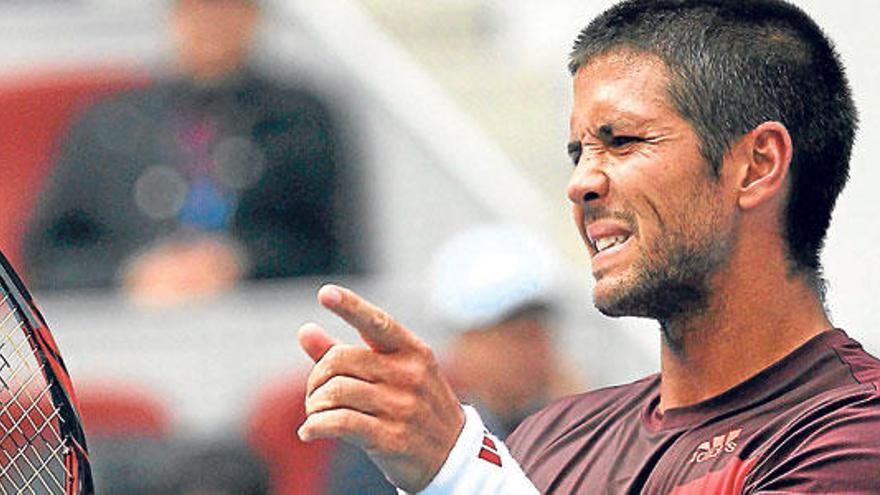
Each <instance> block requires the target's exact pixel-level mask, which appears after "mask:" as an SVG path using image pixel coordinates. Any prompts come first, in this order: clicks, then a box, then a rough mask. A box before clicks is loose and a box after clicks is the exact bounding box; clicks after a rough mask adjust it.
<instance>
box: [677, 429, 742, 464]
mask: <svg viewBox="0 0 880 495" xmlns="http://www.w3.org/2000/svg"><path fill="white" fill-rule="evenodd" d="M740 433H742V428H737V429H736V430H731V431H730V432H728V433H727V434H726V435H719V436H717V437H714V438H712V441H711V442H709V441H705V442H703V443H701V444H700V445H699V446H698V447H697V449H696V450H695V451H694V453H693V454H691V458H690V461H688V463H689V464H693V463H697V464H699V463H701V462H704V461H708V460H709V459H714V458H716V457H718V456H719V455H721V454H722V453H724V452H727V453H731V452H733V451H734V450H736V439H737V438H739V435H740Z"/></svg>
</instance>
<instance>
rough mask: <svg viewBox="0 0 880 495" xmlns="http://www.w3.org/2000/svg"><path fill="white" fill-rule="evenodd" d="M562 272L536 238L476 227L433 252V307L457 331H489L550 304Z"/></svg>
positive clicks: (508, 228) (506, 228)
mask: <svg viewBox="0 0 880 495" xmlns="http://www.w3.org/2000/svg"><path fill="white" fill-rule="evenodd" d="M559 266H560V258H559V255H558V253H557V252H556V251H555V249H553V247H552V246H550V245H549V244H548V243H547V242H546V241H544V240H543V239H542V238H541V237H540V236H539V235H538V234H537V233H536V232H533V231H530V230H528V229H526V228H524V227H521V226H517V225H510V224H489V225H483V226H479V227H475V228H472V229H468V230H466V231H464V232H462V233H460V234H458V235H456V236H455V237H453V238H451V239H450V240H448V241H447V242H446V243H444V244H443V245H442V246H441V247H440V248H439V249H438V250H437V251H436V252H435V254H434V256H433V258H432V261H431V264H430V266H429V268H428V280H427V282H428V287H429V290H430V295H429V296H430V297H429V303H430V304H431V307H432V310H433V312H435V313H437V314H438V316H439V317H440V318H441V319H442V320H444V322H445V323H446V324H448V325H450V326H452V327H453V328H455V329H458V330H464V329H471V328H477V327H482V326H486V325H491V324H493V323H497V322H499V321H501V320H502V319H504V318H505V317H506V316H508V315H510V314H511V313H513V312H514V311H516V310H518V309H521V308H523V307H524V306H527V305H530V304H536V303H547V302H550V300H551V299H552V295H551V292H552V291H553V290H554V288H555V284H556V282H557V277H558V270H559Z"/></svg>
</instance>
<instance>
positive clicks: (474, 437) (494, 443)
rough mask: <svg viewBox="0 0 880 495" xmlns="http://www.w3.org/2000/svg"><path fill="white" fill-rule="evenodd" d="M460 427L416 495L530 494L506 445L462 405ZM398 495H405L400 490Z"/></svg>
mask: <svg viewBox="0 0 880 495" xmlns="http://www.w3.org/2000/svg"><path fill="white" fill-rule="evenodd" d="M463 408H464V415H465V421H464V428H462V430H461V434H460V435H459V436H458V440H457V441H456V442H455V446H453V447H452V450H451V451H450V452H449V457H447V458H446V462H445V463H444V464H443V466H442V467H441V468H440V471H438V472H437V475H436V476H434V479H432V480H431V483H430V484H429V485H428V486H426V487H425V489H424V490H422V491H420V492H419V495H490V494H492V495H494V494H498V493H503V494H505V495H506V494H509V495H533V494H537V493H538V490H537V489H536V488H535V486H534V485H532V482H531V481H529V479H528V478H527V477H526V475H525V473H523V471H522V469H521V468H520V467H519V464H518V463H517V462H516V460H515V459H514V458H513V457H512V456H511V455H510V452H508V450H507V447H506V446H505V445H504V444H503V443H501V441H500V440H498V439H497V438H495V436H494V435H492V434H491V433H489V432H488V430H486V427H485V426H483V420H482V419H480V415H479V414H478V413H477V411H476V410H475V409H474V408H473V407H471V406H464V407H463ZM397 493H398V494H399V495H406V493H407V492H404V491H403V490H399V489H398V491H397Z"/></svg>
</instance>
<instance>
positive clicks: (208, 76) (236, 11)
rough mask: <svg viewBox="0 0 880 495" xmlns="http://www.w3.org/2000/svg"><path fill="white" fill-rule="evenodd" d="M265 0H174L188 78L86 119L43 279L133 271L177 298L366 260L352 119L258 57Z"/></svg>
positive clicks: (57, 184) (43, 283) (159, 293)
mask: <svg viewBox="0 0 880 495" xmlns="http://www.w3.org/2000/svg"><path fill="white" fill-rule="evenodd" d="M258 3H259V2H258V1H257V0H174V1H173V3H172V10H171V14H170V28H171V34H172V40H173V44H174V46H175V47H176V53H177V57H176V62H177V64H176V67H175V69H176V70H175V74H176V75H175V77H173V78H170V79H165V80H161V81H159V82H157V83H155V84H153V85H152V86H150V87H148V88H146V89H142V90H134V91H128V92H124V93H121V94H118V95H116V96H114V97H111V98H110V99H108V100H105V101H103V102H101V103H100V104H98V105H96V106H95V107H93V108H92V109H90V110H89V111H88V112H86V113H85V114H84V115H82V116H81V118H80V119H79V120H78V121H77V122H76V123H75V125H73V126H72V128H71V129H70V131H69V134H68V135H67V136H66V139H65V140H64V142H63V143H62V150H61V155H60V159H59V161H58V163H57V165H56V166H55V167H54V169H53V172H52V174H51V176H50V178H49V179H48V183H47V186H46V190H45V192H44V194H43V195H42V196H41V203H40V204H39V205H38V208H37V210H36V211H35V213H34V217H33V220H32V222H31V225H30V227H29V231H28V233H27V234H26V239H25V246H24V250H25V253H24V255H25V265H26V272H27V275H28V277H29V279H30V280H31V282H32V284H33V285H34V286H36V287H39V288H42V289H54V288H73V287H105V286H110V285H116V284H120V283H121V284H124V285H125V286H126V287H127V288H128V289H130V290H131V291H132V294H133V295H135V296H136V297H138V298H141V299H145V300H147V301H157V302H163V301H174V300H178V299H179V298H181V297H182V296H188V297H192V296H197V295H200V294H210V293H213V292H217V291H220V290H223V289H225V288H228V287H230V286H232V285H233V284H234V283H235V282H236V281H237V280H239V279H240V278H243V277H244V278H254V279H265V278H274V277H287V276H296V275H308V274H327V273H345V272H350V271H354V270H356V269H357V268H358V262H359V260H358V259H357V253H356V252H354V250H352V249H350V248H351V247H352V246H353V245H354V244H355V239H356V238H357V237H358V236H357V235H356V234H355V233H353V232H349V231H348V229H344V228H343V227H342V226H341V222H346V223H347V224H349V225H353V226H359V225H360V224H361V222H359V221H358V220H357V219H358V218H359V217H358V216H357V212H358V211H359V210H358V205H356V204H353V198H354V197H356V196H357V195H356V194H352V191H351V189H350V188H351V182H352V181H349V180H348V179H347V176H348V173H349V172H350V171H351V169H352V168H353V167H354V164H352V163H351V162H350V160H347V158H348V157H346V156H343V155H344V151H345V142H344V140H343V139H342V137H341V132H340V128H339V127H338V126H337V125H336V124H337V122H335V118H336V116H335V115H334V114H332V112H331V108H330V107H328V106H327V105H325V103H324V102H323V101H321V100H320V99H319V98H318V97H317V96H316V94H315V93H313V92H312V91H310V90H308V89H306V88H297V87H287V86H283V85H281V84H279V83H277V82H275V81H272V80H270V79H268V78H266V77H264V76H262V75H260V74H259V72H258V71H257V70H255V68H253V67H252V66H251V65H250V64H249V63H248V62H247V59H248V55H249V52H250V48H251V45H252V39H253V36H254V32H255V29H256V27H257V25H258V20H259V17H260V7H259V5H258ZM343 195H344V197H343Z"/></svg>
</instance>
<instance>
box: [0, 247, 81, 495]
mask: <svg viewBox="0 0 880 495" xmlns="http://www.w3.org/2000/svg"><path fill="white" fill-rule="evenodd" d="M75 406H76V398H75V397H74V395H73V387H72V386H71V383H70V376H69V375H68V374H67V369H66V368H65V366H64V361H62V359H61V353H60V352H58V346H57V345H56V344H55V341H54V339H53V338H52V334H51V333H49V327H48V326H47V325H46V322H45V320H43V316H42V315H41V314H40V312H39V310H37V307H36V306H35V305H34V302H33V299H32V298H31V296H30V294H29V293H28V291H27V289H26V288H25V286H24V284H23V283H22V282H21V279H20V278H19V277H18V275H17V274H16V273H15V271H14V270H13V269H12V266H11V265H10V264H9V261H7V260H6V257H5V256H3V254H2V253H0V494H3V495H6V494H13V493H14V494H28V495H44V494H53V495H54V494H62V495H80V494H92V493H94V489H93V487H92V477H91V469H90V467H89V458H88V453H87V451H86V442H85V436H84V435H83V429H82V423H81V422H80V419H79V414H78V413H77V410H76V407H75Z"/></svg>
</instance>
